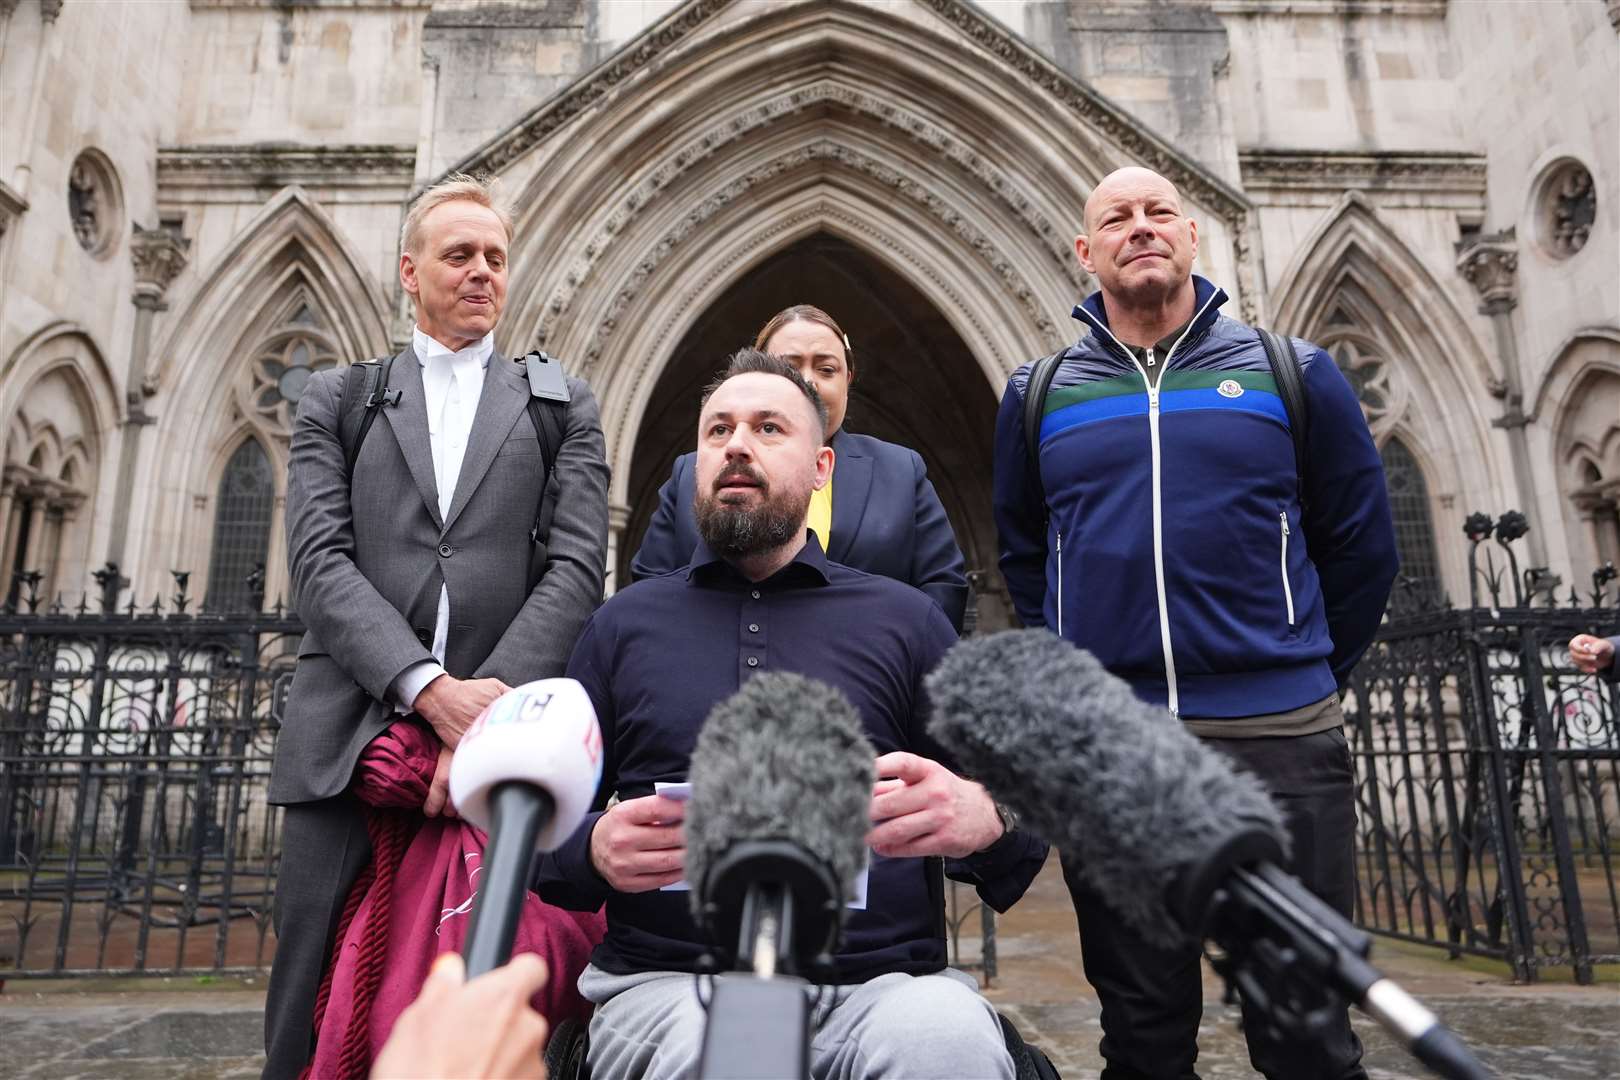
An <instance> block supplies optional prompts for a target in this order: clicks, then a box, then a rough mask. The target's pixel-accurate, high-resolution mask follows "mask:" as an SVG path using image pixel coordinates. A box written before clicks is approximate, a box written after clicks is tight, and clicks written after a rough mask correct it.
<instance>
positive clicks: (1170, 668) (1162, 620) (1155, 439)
mask: <svg viewBox="0 0 1620 1080" xmlns="http://www.w3.org/2000/svg"><path fill="white" fill-rule="evenodd" d="M1219 295H1220V293H1219V291H1216V292H1214V293H1211V294H1210V297H1209V299H1208V300H1205V301H1204V303H1203V306H1202V307H1200V308H1199V309H1198V311H1197V312H1196V313H1195V314H1194V315H1193V317H1192V321H1191V322H1189V323H1188V324H1187V329H1186V330H1184V331H1183V332H1182V334H1181V337H1179V338H1177V339H1176V341H1175V344H1173V345H1171V346H1170V351H1169V352H1167V353H1165V354H1164V365H1165V368H1166V369H1168V368H1169V366H1170V358H1171V357H1172V356H1174V355H1175V353H1176V348H1177V347H1178V346H1180V344H1181V343H1182V342H1183V341H1185V340H1186V339H1187V335H1188V334H1190V333H1191V332H1192V328H1193V326H1194V325H1195V324H1196V323H1197V322H1198V320H1199V319H1201V318H1203V315H1204V312H1205V311H1207V310H1208V309H1209V305H1210V304H1211V303H1213V302H1214V300H1215V297H1217V296H1219ZM1092 325H1094V326H1096V327H1097V328H1098V329H1099V330H1101V331H1102V332H1103V333H1105V334H1107V335H1108V337H1109V339H1110V340H1112V341H1113V343H1114V344H1115V345H1116V346H1118V347H1119V351H1120V352H1122V353H1124V354H1125V355H1126V356H1128V357H1130V360H1131V363H1132V364H1134V365H1135V366H1136V370H1137V371H1138V372H1139V373H1140V374H1141V376H1142V385H1143V386H1145V387H1147V395H1148V440H1149V443H1150V445H1151V446H1152V450H1153V580H1154V585H1155V586H1156V587H1157V591H1158V595H1159V644H1160V647H1161V648H1162V649H1163V650H1164V683H1165V690H1166V694H1167V702H1166V703H1167V704H1168V705H1169V708H1170V715H1171V716H1176V717H1179V716H1180V715H1181V694H1180V690H1179V688H1178V687H1177V685H1176V652H1175V649H1174V647H1173V646H1172V645H1171V642H1170V605H1169V603H1168V601H1167V599H1166V593H1165V585H1164V504H1163V493H1162V491H1161V490H1160V483H1159V477H1160V472H1161V463H1160V449H1159V388H1158V387H1157V386H1156V385H1154V382H1153V380H1152V379H1150V378H1148V373H1147V368H1146V367H1144V366H1143V365H1142V362H1141V361H1140V360H1138V359H1137V358H1136V354H1135V353H1133V352H1131V350H1130V349H1128V348H1126V347H1125V345H1124V343H1122V342H1121V341H1120V340H1119V338H1117V337H1114V334H1113V331H1111V330H1109V329H1108V327H1106V326H1103V325H1102V324H1101V323H1093V324H1092ZM1147 357H1148V363H1149V364H1152V363H1153V362H1154V359H1153V350H1152V348H1149V349H1147ZM1062 565H1063V564H1062V562H1061V561H1060V562H1059V563H1058V566H1059V567H1061V566H1062ZM1059 580H1060V581H1061V580H1062V579H1061V578H1060V579H1059Z"/></svg>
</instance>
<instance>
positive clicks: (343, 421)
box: [338, 356, 400, 485]
mask: <svg viewBox="0 0 1620 1080" xmlns="http://www.w3.org/2000/svg"><path fill="white" fill-rule="evenodd" d="M393 372H394V358H393V357H392V356H390V357H388V358H387V359H386V360H362V361H361V362H360V363H358V364H350V365H349V370H347V371H345V372H344V373H343V401H342V403H341V404H340V405H339V406H338V416H339V418H340V419H339V420H338V441H339V442H341V443H342V444H343V472H344V475H346V476H348V477H349V482H350V484H351V485H352V484H353V483H354V463H355V462H356V461H357V460H359V458H360V447H361V446H363V445H364V444H365V441H366V436H367V435H368V434H369V433H370V432H371V425H372V423H373V422H375V421H376V419H377V413H378V411H379V410H381V409H382V407H383V406H384V405H398V404H399V398H400V392H399V391H398V390H394V391H390V390H389V389H388V377H389V376H390V375H392V374H393Z"/></svg>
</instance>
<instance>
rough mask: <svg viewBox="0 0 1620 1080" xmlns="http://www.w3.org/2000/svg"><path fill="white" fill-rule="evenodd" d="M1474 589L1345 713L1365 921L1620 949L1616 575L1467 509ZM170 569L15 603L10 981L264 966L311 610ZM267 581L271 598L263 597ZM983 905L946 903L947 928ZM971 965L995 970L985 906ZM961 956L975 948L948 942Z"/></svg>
mask: <svg viewBox="0 0 1620 1080" xmlns="http://www.w3.org/2000/svg"><path fill="white" fill-rule="evenodd" d="M1467 528H1468V535H1469V543H1470V545H1471V546H1470V549H1469V565H1470V571H1471V575H1472V587H1471V593H1470V597H1469V605H1468V606H1467V607H1460V608H1453V607H1449V606H1444V605H1442V604H1436V603H1434V602H1433V601H1432V600H1430V599H1429V598H1427V597H1425V596H1423V595H1422V593H1421V590H1419V589H1415V588H1414V589H1409V590H1408V589H1401V590H1397V596H1396V598H1395V600H1394V602H1393V603H1392V605H1391V608H1390V612H1389V615H1388V617H1387V619H1386V621H1385V625H1384V626H1383V628H1382V629H1381V630H1380V633H1379V635H1378V640H1377V642H1376V644H1375V645H1374V646H1373V648H1372V649H1371V650H1370V651H1369V652H1368V654H1367V656H1366V658H1365V659H1364V660H1363V661H1362V663H1361V665H1360V666H1359V667H1358V668H1357V669H1356V671H1355V674H1354V676H1353V679H1352V684H1351V688H1350V692H1349V695H1348V696H1347V698H1346V700H1345V715H1346V720H1347V725H1348V734H1349V736H1350V741H1351V747H1352V751H1353V759H1354V763H1355V767H1356V771H1357V781H1358V805H1357V813H1358V817H1359V821H1360V826H1359V830H1360V835H1359V840H1358V844H1357V852H1356V869H1357V879H1358V884H1359V894H1358V898H1357V921H1358V922H1359V923H1360V924H1361V925H1362V926H1364V927H1366V928H1367V929H1369V930H1373V931H1375V932H1378V933H1381V934H1387V935H1391V936H1396V937H1401V938H1406V939H1409V940H1414V941H1420V942H1425V943H1429V944H1434V945H1438V946H1442V947H1444V948H1446V949H1448V950H1450V951H1451V952H1453V953H1473V954H1478V955H1483V956H1490V957H1495V958H1498V959H1501V960H1504V961H1506V962H1507V963H1509V964H1510V965H1511V966H1512V969H1513V971H1514V973H1515V974H1516V976H1517V977H1519V978H1521V979H1524V980H1533V979H1535V978H1537V977H1538V976H1539V975H1540V974H1541V973H1542V972H1544V971H1546V970H1547V969H1549V968H1553V967H1567V968H1570V969H1571V970H1572V971H1573V972H1574V975H1575V978H1577V979H1578V980H1580V981H1588V980H1589V979H1590V978H1591V976H1592V966H1593V965H1594V964H1599V963H1615V962H1620V882H1617V880H1616V876H1617V869H1620V868H1617V859H1616V853H1615V847H1616V844H1617V842H1620V702H1617V693H1616V691H1617V688H1616V686H1615V685H1614V684H1611V683H1608V682H1606V681H1604V680H1601V679H1598V678H1595V677H1593V676H1587V675H1582V674H1581V673H1579V672H1578V671H1576V670H1575V668H1574V667H1573V666H1572V664H1571V663H1570V660H1569V656H1568V653H1567V651H1566V645H1567V642H1568V640H1569V638H1570V637H1571V636H1572V635H1574V634H1575V633H1579V632H1582V631H1586V632H1598V633H1603V632H1607V633H1615V632H1616V631H1617V629H1620V596H1617V595H1616V590H1615V588H1614V585H1615V582H1614V572H1613V570H1612V569H1606V570H1605V571H1601V572H1600V573H1598V574H1596V575H1594V578H1593V584H1592V589H1591V591H1590V592H1589V593H1587V594H1586V595H1584V596H1580V597H1577V596H1575V595H1574V594H1572V593H1566V594H1564V595H1563V596H1562V597H1561V598H1560V599H1557V600H1555V599H1553V597H1552V596H1551V594H1550V592H1549V590H1548V588H1547V584H1548V582H1547V579H1546V578H1545V577H1544V576H1540V575H1538V574H1536V573H1534V572H1526V573H1522V574H1521V573H1520V571H1519V568H1518V565H1517V563H1516V561H1515V559H1514V555H1513V551H1512V546H1511V545H1512V542H1513V541H1515V540H1516V539H1517V538H1518V536H1519V535H1522V532H1521V531H1520V530H1521V525H1520V521H1519V519H1517V518H1516V516H1514V515H1504V516H1503V518H1502V519H1501V520H1499V521H1497V522H1492V521H1491V520H1490V519H1488V518H1483V517H1482V516H1480V515H1476V516H1475V517H1473V518H1470V520H1469V524H1468V526H1467ZM174 577H175V589H174V591H173V593H172V595H170V596H168V597H166V598H160V599H154V600H153V601H152V602H151V603H148V604H146V605H144V606H136V605H135V603H134V601H133V600H127V601H124V602H123V603H122V604H120V598H121V597H123V596H124V595H125V594H124V593H123V591H122V589H123V584H124V583H123V582H122V581H121V579H120V578H119V577H118V573H117V569H116V568H115V567H109V568H107V569H104V570H103V571H101V572H99V573H98V574H97V575H96V578H97V585H98V587H99V588H98V590H97V592H98V594H99V595H97V596H95V597H94V598H85V599H81V600H80V601H79V603H78V604H77V605H75V606H72V607H68V606H65V605H64V604H63V603H62V602H61V601H56V602H52V603H49V604H47V603H46V602H45V601H44V600H42V599H41V598H40V597H39V596H38V595H37V591H36V590H37V587H38V578H37V576H35V575H29V574H21V575H17V581H16V591H15V599H14V602H13V603H12V604H11V605H10V606H8V607H7V609H5V610H4V611H0V979H3V978H16V977H43V976H64V975H80V974H126V973H140V972H162V973H179V972H199V973H200V972H221V971H235V970H251V969H258V968H263V967H265V966H266V965H268V963H269V961H270V957H271V955H272V952H273V947H274V942H273V937H272V935H271V932H270V900H271V897H272V895H273V893H274V883H275V873H276V867H277V860H278V858H279V852H280V846H279V826H280V815H279V813H278V812H277V811H276V809H275V808H273V807H270V806H269V805H268V804H267V802H266V799H265V792H266V785H267V783H268V779H269V771H270V759H271V756H272V754H273V752H274V749H275V738H276V732H277V730H278V728H279V710H280V705H281V702H282V701H283V699H284V698H285V691H286V687H287V685H288V683H289V682H290V679H291V674H292V667H293V661H294V655H295V653H296V644H297V640H298V637H297V636H298V634H299V633H300V632H301V630H302V627H301V625H300V624H299V622H298V620H297V618H296V617H295V616H294V615H293V614H292V613H291V612H288V611H286V610H284V609H282V608H281V606H280V605H277V606H276V607H274V608H272V609H271V610H269V611H248V612H238V613H219V612H214V611H211V610H210V609H209V607H208V605H207V604H202V605H199V604H198V603H197V601H196V600H195V599H194V598H193V597H191V596H190V595H189V594H188V591H187V589H188V579H187V576H186V575H185V574H178V573H177V574H175V575H174ZM261 583H262V578H261V577H255V579H254V580H253V582H252V588H251V589H250V593H251V603H252V606H253V607H254V608H256V609H257V608H262V607H263V600H264V598H263V592H262V584H261ZM973 914H974V911H973V904H972V902H971V901H969V900H968V899H967V898H966V897H959V898H957V904H956V905H955V906H954V908H953V910H952V912H951V913H950V920H949V922H950V927H949V929H950V931H951V937H952V938H953V945H959V944H960V943H959V942H957V941H956V940H955V939H956V938H957V937H958V936H959V935H961V933H962V931H963V929H964V928H965V925H966V924H968V923H969V921H970V920H971V918H972V916H973ZM978 914H979V916H980V922H981V931H982V935H983V936H982V939H981V941H982V952H981V953H980V956H979V958H978V961H977V963H964V966H967V967H977V966H980V965H982V966H983V968H984V971H985V975H986V976H987V977H989V976H992V975H993V974H994V973H995V963H996V958H995V957H996V951H995V926H994V921H993V920H992V919H990V918H989V917H988V911H987V910H980V911H979V912H978ZM953 957H955V958H956V959H957V960H958V962H963V961H964V960H966V959H969V958H963V957H961V956H959V955H958V952H957V950H956V949H955V948H953Z"/></svg>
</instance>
